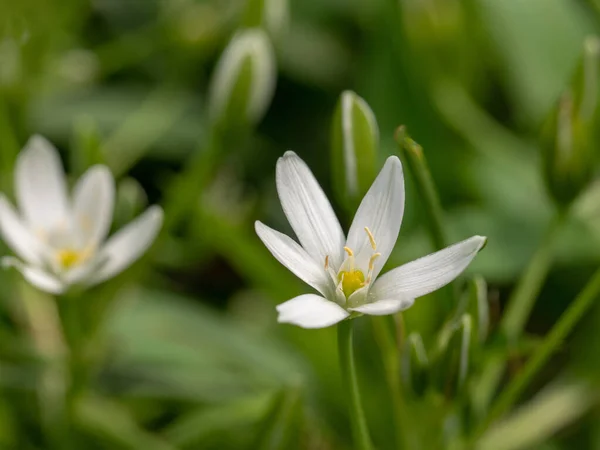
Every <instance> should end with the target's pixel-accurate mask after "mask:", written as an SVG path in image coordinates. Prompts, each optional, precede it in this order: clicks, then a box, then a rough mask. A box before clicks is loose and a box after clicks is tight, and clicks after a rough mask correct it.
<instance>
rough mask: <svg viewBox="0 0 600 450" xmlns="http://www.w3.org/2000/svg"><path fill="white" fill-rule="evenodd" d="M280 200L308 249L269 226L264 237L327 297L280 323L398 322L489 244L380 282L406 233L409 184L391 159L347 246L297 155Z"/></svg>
mask: <svg viewBox="0 0 600 450" xmlns="http://www.w3.org/2000/svg"><path fill="white" fill-rule="evenodd" d="M276 181H277V192H278V193H279V199H280V201H281V205H282V207H283V211H284V213H285V215H286V217H287V219H288V221H289V222H290V225H291V226H292V228H293V230H294V232H295V233H296V236H297V237H298V240H299V241H300V244H301V245H299V244H297V243H296V242H295V241H294V240H293V239H291V238H290V237H288V236H286V235H284V234H282V233H280V232H278V231H275V230H273V229H271V228H269V227H267V226H266V225H264V224H262V223H261V222H258V221H257V222H256V224H255V228H256V232H257V234H258V236H259V237H260V239H261V240H262V241H263V243H264V244H265V245H266V246H267V248H268V249H269V251H270V252H271V253H272V254H273V256H275V258H277V260H278V261H279V262H280V263H282V264H283V265H284V266H286V267H287V268H288V269H289V270H290V271H291V272H293V273H294V275H296V276H297V277H298V278H300V279H301V280H303V281H304V282H306V283H307V284H309V285H310V286H312V287H313V288H315V289H316V290H317V291H319V292H320V294H321V295H317V294H304V295H300V296H298V297H295V298H293V299H291V300H288V301H287V302H285V303H282V304H281V305H279V306H277V311H278V312H279V318H278V321H279V322H280V323H291V324H294V325H298V326H300V327H303V328H323V327H328V326H330V325H333V324H335V323H337V322H339V321H341V320H344V319H345V318H347V317H348V316H350V315H351V314H352V313H362V314H371V315H376V316H378V315H385V314H393V313H396V312H398V311H402V310H404V309H407V308H408V307H410V306H411V305H412V304H413V303H414V301H415V299H416V298H417V297H421V296H423V295H426V294H429V293H430V292H433V291H435V290H437V289H439V288H441V287H442V286H445V285H446V284H448V283H450V282H451V281H452V280H454V279H455V278H456V277H457V276H458V275H460V273H461V272H462V271H463V270H464V269H465V268H466V267H467V266H468V265H469V263H470V262H471V260H472V259H473V258H474V257H475V255H476V254H477V252H478V251H479V250H480V249H481V248H482V247H483V245H484V244H485V240H486V238H484V237H482V236H473V237H471V238H469V239H467V240H464V241H462V242H459V243H457V244H454V245H451V246H450V247H447V248H445V249H443V250H440V251H438V252H436V253H433V254H431V255H428V256H425V257H423V258H420V259H417V260H415V261H412V262H410V263H408V264H404V265H403V266H400V267H398V268H396V269H393V270H390V271H389V272H387V273H386V274H384V275H382V276H381V277H379V278H377V276H378V275H379V272H380V271H381V268H382V267H383V265H384V264H385V262H386V261H387V259H388V257H389V256H390V253H391V252H392V249H393V248H394V245H395V243H396V239H397V238H398V233H399V231H400V223H401V222H402V216H403V214H404V176H403V174H402V165H401V163H400V160H399V159H398V158H396V157H395V156H392V157H389V158H388V159H387V161H386V163H385V166H384V167H383V169H382V170H381V172H380V173H379V175H378V176H377V178H376V179H375V182H374V183H373V185H372V186H371V188H370V189H369V192H367V194H366V195H365V197H364V198H363V200H362V202H361V204H360V206H359V208H358V211H357V212H356V215H355V216H354V220H353V221H352V225H351V226H350V231H349V233H348V238H347V239H346V238H345V236H344V233H343V231H342V227H341V226H340V223H339V222H338V220H337V218H336V216H335V214H334V212H333V209H332V208H331V205H330V204H329V201H328V200H327V197H325V194H324V193H323V191H322V190H321V187H320V186H319V184H318V183H317V181H316V180H315V178H314V176H313V174H312V173H311V171H310V169H309V168H308V167H307V166H306V164H305V163H304V161H302V160H301V159H300V158H299V157H298V156H297V155H296V154H295V153H294V152H286V154H285V155H284V156H283V158H280V159H279V161H278V162H277V175H276Z"/></svg>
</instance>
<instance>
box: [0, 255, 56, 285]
mask: <svg viewBox="0 0 600 450" xmlns="http://www.w3.org/2000/svg"><path fill="white" fill-rule="evenodd" d="M2 267H3V268H15V269H17V270H18V271H19V272H20V273H21V275H23V278H25V280H26V281H27V282H28V283H29V284H31V285H32V286H35V287H36V288H38V289H39V290H40V291H44V292H47V293H49V294H54V295H60V294H63V293H64V292H65V291H66V289H67V286H66V285H65V284H64V283H62V282H61V281H60V280H59V279H58V278H56V277H55V276H53V275H51V274H49V273H48V272H46V271H45V270H43V269H40V268H39V267H34V266H28V265H26V264H23V263H22V262H21V261H19V260H18V259H16V258H12V257H10V256H9V257H4V258H2Z"/></svg>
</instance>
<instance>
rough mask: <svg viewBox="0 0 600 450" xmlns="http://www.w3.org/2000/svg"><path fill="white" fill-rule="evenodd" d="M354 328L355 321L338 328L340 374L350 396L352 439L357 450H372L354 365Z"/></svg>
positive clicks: (344, 323)
mask: <svg viewBox="0 0 600 450" xmlns="http://www.w3.org/2000/svg"><path fill="white" fill-rule="evenodd" d="M352 326H353V320H344V321H342V322H340V323H339V324H338V327H337V331H338V351H339V358H340V372H341V375H342V380H343V383H344V388H345V390H346V392H347V393H348V396H349V398H348V400H349V403H350V404H349V406H350V422H351V424H352V437H353V440H354V445H355V448H356V449H357V450H372V449H373V445H372V444H371V438H370V436H369V429H368V427H367V420H366V417H365V412H364V410H363V407H362V403H361V399H360V390H359V387H358V378H357V375H356V366H355V363H354V350H353V347H352Z"/></svg>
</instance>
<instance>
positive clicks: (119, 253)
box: [88, 206, 163, 284]
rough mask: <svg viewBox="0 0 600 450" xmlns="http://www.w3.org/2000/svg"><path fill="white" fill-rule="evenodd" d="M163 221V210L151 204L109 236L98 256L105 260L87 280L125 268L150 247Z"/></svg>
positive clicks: (116, 272)
mask: <svg viewBox="0 0 600 450" xmlns="http://www.w3.org/2000/svg"><path fill="white" fill-rule="evenodd" d="M162 221H163V211H162V209H161V208H160V207H159V206H152V207H150V208H148V209H147V210H146V212H144V213H143V214H142V215H141V216H140V217H138V218H137V219H135V220H134V221H133V222H131V223H130V224H128V225H127V226H126V227H125V228H123V229H122V230H119V231H118V232H117V233H116V234H115V235H114V236H112V237H110V238H109V239H108V241H107V242H106V245H105V246H104V247H103V248H101V249H100V251H99V253H98V258H99V259H100V260H105V261H106V262H105V263H104V264H103V265H102V266H101V267H100V269H99V270H98V271H97V272H96V273H95V274H94V275H93V276H92V278H91V279H90V280H89V281H88V282H89V284H97V283H101V282H102V281H104V280H106V279H108V278H110V277H113V276H115V275H116V274H118V273H119V272H122V271H123V270H125V269H126V268H127V267H129V265H131V264H132V263H133V262H134V261H135V260H136V259H138V258H139V257H140V256H142V254H143V253H144V252H145V251H146V250H147V249H148V247H150V245H151V244H152V242H153V241H154V238H155V237H156V235H157V234H158V231H159V230H160V227H161V225H162Z"/></svg>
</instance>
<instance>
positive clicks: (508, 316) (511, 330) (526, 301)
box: [479, 210, 567, 410]
mask: <svg viewBox="0 0 600 450" xmlns="http://www.w3.org/2000/svg"><path fill="white" fill-rule="evenodd" d="M566 216H567V212H566V211H564V210H562V211H558V212H557V213H556V216H555V217H554V218H553V220H552V221H551V222H550V225H549V227H548V229H547V231H546V234H545V235H544V238H543V240H542V242H541V243H540V245H539V246H538V248H537V250H536V252H535V254H534V255H533V257H532V258H531V261H530V262H529V264H528V266H527V268H526V269H525V273H524V274H523V276H522V277H521V279H520V280H519V282H518V284H517V287H516V288H515V290H514V291H513V293H512V295H511V296H510V298H509V300H508V305H507V307H506V312H505V313H504V316H503V318H502V321H501V323H500V329H501V330H502V332H503V333H504V335H505V336H506V337H507V339H508V341H509V343H514V342H515V341H516V340H517V339H518V338H519V337H520V335H521V333H522V332H523V329H524V328H525V325H526V324H527V320H528V319H529V315H530V314H531V311H532V309H533V305H534V303H535V299H536V298H537V296H538V294H539V292H540V290H541V288H542V285H543V284H544V280H545V279H546V277H547V276H548V271H549V270H550V267H551V264H552V250H553V245H554V242H555V240H556V236H557V235H558V233H559V231H560V229H561V225H562V223H563V222H564V220H565V218H566ZM505 368H506V362H505V361H504V360H503V359H500V358H499V357H497V356H493V357H492V358H491V359H488V360H487V361H486V366H485V369H484V370H483V376H482V383H483V385H482V386H481V389H482V391H481V392H480V400H479V403H480V409H482V410H484V409H486V408H487V406H488V405H489V404H490V402H491V399H492V398H493V396H494V393H495V392H496V390H497V389H498V385H499V384H500V381H501V380H502V374H503V373H504V370H505Z"/></svg>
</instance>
